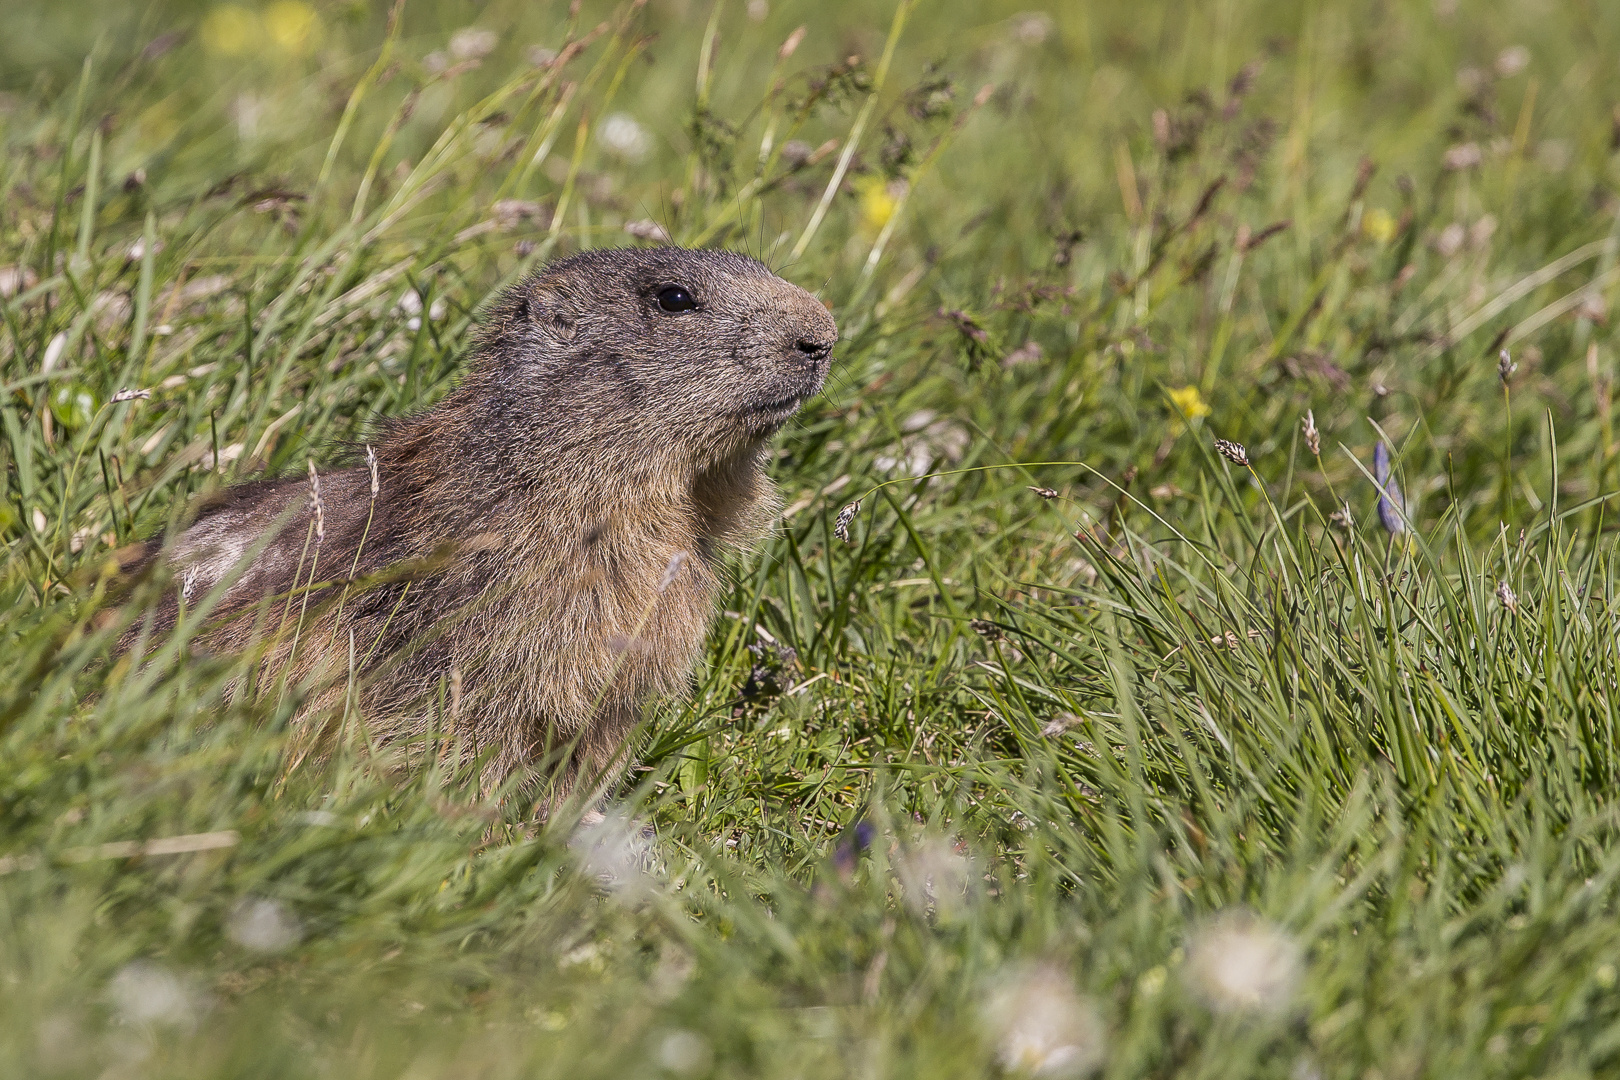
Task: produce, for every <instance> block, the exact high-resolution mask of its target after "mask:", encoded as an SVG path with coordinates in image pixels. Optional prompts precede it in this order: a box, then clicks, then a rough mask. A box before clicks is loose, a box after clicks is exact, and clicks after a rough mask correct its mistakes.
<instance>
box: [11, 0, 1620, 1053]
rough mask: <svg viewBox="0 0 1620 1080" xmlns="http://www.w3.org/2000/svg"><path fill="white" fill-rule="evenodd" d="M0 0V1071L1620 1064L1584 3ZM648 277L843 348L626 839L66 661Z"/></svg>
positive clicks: (1611, 689) (1615, 83)
mask: <svg viewBox="0 0 1620 1080" xmlns="http://www.w3.org/2000/svg"><path fill="white" fill-rule="evenodd" d="M6 15H7V18H6V24H5V30H6V32H5V34H4V35H3V36H0V142H3V146H4V154H3V157H0V311H3V315H4V320H5V325H4V330H3V333H0V394H3V400H0V436H3V438H0V544H3V545H4V552H5V555H4V560H5V561H4V569H3V572H0V590H3V593H4V613H3V614H0V994H3V995H4V1008H0V1072H4V1073H6V1074H14V1075H19V1076H24V1075H26V1076H39V1075H58V1074H59V1075H84V1076H108V1075H114V1076H116V1075H153V1076H157V1075H163V1076H214V1075H250V1074H265V1075H278V1076H281V1075H296V1076H344V1077H348V1076H357V1075H367V1076H369V1075H377V1076H383V1075H389V1076H396V1075H403V1074H410V1075H424V1076H429V1075H431V1076H438V1075H445V1076H450V1075H455V1076H461V1075H480V1076H508V1075H511V1076H519V1075H523V1076H527V1075H553V1074H555V1075H560V1076H569V1077H576V1076H591V1075H602V1076H621V1075H627V1074H635V1075H678V1076H707V1075H720V1076H750V1077H753V1076H777V1075H781V1076H812V1075H814V1076H821V1075H826V1076H850V1075H871V1076H904V1075H917V1076H930V1077H932V1076H941V1075H962V1076H982V1075H996V1074H1008V1075H1030V1074H1034V1075H1083V1074H1087V1073H1091V1072H1096V1071H1101V1072H1103V1073H1104V1074H1105V1075H1110V1076H1121V1077H1123V1076H1137V1075H1164V1076H1170V1075H1177V1076H1179V1075H1200V1076H1225V1075H1230V1076H1243V1077H1252V1076H1279V1077H1281V1076H1287V1077H1291V1078H1305V1077H1326V1076H1334V1077H1338V1076H1343V1077H1357V1078H1364V1077H1372V1076H1378V1077H1391V1078H1393V1077H1397V1076H1428V1075H1435V1076H1454V1075H1456V1074H1457V1073H1459V1072H1460V1071H1463V1070H1469V1071H1470V1072H1473V1073H1477V1074H1479V1075H1481V1076H1487V1075H1488V1076H1495V1075H1503V1076H1507V1075H1515V1076H1517V1075H1526V1076H1529V1075H1536V1076H1554V1075H1556V1076H1594V1075H1605V1074H1608V1073H1611V1072H1612V1071H1613V1069H1614V1068H1615V1062H1616V1055H1617V1054H1620V1000H1617V999H1616V997H1615V984H1616V979H1617V976H1616V971H1617V970H1620V923H1617V922H1616V921H1615V919H1614V913H1615V908H1616V904H1617V901H1620V856H1617V855H1616V854H1615V853H1614V839H1615V834H1614V826H1615V822H1614V812H1613V809H1612V806H1611V801H1610V799H1611V795H1612V792H1613V791H1614V790H1615V786H1616V784H1617V783H1620V751H1617V749H1616V736H1617V734H1620V732H1617V727H1620V720H1617V718H1616V716H1615V712H1614V708H1613V706H1612V703H1611V697H1612V695H1613V694H1614V693H1615V691H1616V687H1617V686H1620V662H1617V643H1620V624H1617V621H1616V614H1615V609H1614V606H1613V605H1614V597H1615V595H1616V593H1617V591H1620V574H1617V572H1616V569H1615V558H1614V556H1615V548H1614V540H1613V523H1612V519H1613V516H1614V514H1613V507H1612V505H1611V503H1610V497H1611V496H1612V495H1613V494H1614V492H1615V490H1616V477H1615V472H1614V460H1615V454H1614V440H1613V428H1612V418H1611V401H1612V393H1613V379H1614V373H1615V364H1616V356H1615V339H1614V332H1613V327H1612V322H1611V309H1612V306H1613V304H1614V302H1615V300H1616V296H1617V292H1616V290H1617V288H1620V260H1617V255H1620V161H1617V156H1616V151H1617V148H1620V68H1617V67H1616V65H1615V63H1614V56H1615V55H1616V52H1615V47H1616V46H1617V45H1620V8H1617V7H1616V6H1615V5H1612V4H1605V3H1601V2H1597V0H1586V2H1582V0H1563V2H1557V3H1554V2H1551V0H1503V2H1500V3H1491V4H1485V3H1469V2H1468V0H1320V2H1318V3H1313V4H1296V3H1288V2H1282V0H1221V2H1215V3H1210V4H1205V5H1196V6H1194V5H1185V4H1175V3H1169V2H1160V0H1140V2H1136V3H1130V4H1124V3H1113V2H1096V3H1085V4H1081V3H1072V4H1061V5H1060V4H1048V5H1044V6H1043V5H1037V4H1033V3H1029V2H1028V0H1025V2H1024V3H1016V4H999V3H959V2H955V0H932V2H918V3H912V2H909V0H908V2H905V3H902V4H900V5H899V6H898V7H896V6H893V5H887V4H885V5H874V4H871V3H865V2H862V3H853V2H844V0H825V2H822V3H817V4H807V3H790V2H787V0H769V2H767V0H719V2H717V3H707V2H698V0H690V2H688V0H649V2H647V3H645V4H619V5H608V4H598V3H589V4H582V5H578V6H577V8H571V7H570V5H568V4H566V3H534V2H530V3H515V2H513V3H503V2H491V3H487V4H481V5H473V4H463V3H450V2H445V0H410V2H408V3H405V4H402V5H399V6H396V7H394V8H392V9H390V8H388V7H386V6H384V5H381V4H364V3H352V4H335V3H334V4H326V3H306V2H304V0H273V2H271V3H267V4H246V3H244V4H182V3H173V4H169V3H153V4H147V5H136V4H131V5H105V4H103V5H89V4H79V3H73V2H62V3H13V4H12V5H10V9H9V10H8V11H7V13H6ZM666 239H669V240H674V241H676V242H681V243H687V244H713V245H724V246H728V247H734V248H738V249H742V250H746V251H749V252H752V253H754V254H756V255H757V256H759V257H760V258H762V259H764V260H766V261H767V262H769V263H770V264H771V265H772V266H773V267H774V268H776V269H777V270H778V271H779V272H780V273H782V274H783V275H784V276H786V277H788V278H790V279H792V280H794V281H796V282H798V283H800V284H802V285H805V286H806V287H807V288H811V289H813V290H816V291H817V292H818V293H819V295H821V296H822V297H823V298H824V299H825V300H826V301H827V302H828V304H829V306H830V307H831V308H832V309H833V311H834V313H835V315H836V316H837V318H838V320H839V323H840V326H841V328H842V330H843V334H844V336H843V340H842V341H841V343H840V347H839V350H838V362H837V364H836V365H835V368H834V374H833V378H832V380H831V381H830V383H829V386H828V390H827V392H826V394H824V395H823V396H822V397H821V398H820V399H818V400H817V401H816V402H813V403H812V404H811V405H810V406H808V407H807V408H806V410H805V412H804V414H803V415H802V417H801V418H800V420H799V421H797V422H796V423H795V424H794V425H793V426H792V427H791V428H790V429H789V431H788V432H786V433H785V435H784V438H783V440H782V444H781V450H780V453H779V457H778V460H777V461H776V462H775V464H774V467H773V474H774V475H775V476H776V478H777V480H778V482H779V484H780V485H781V487H782V489H783V495H784V500H785V511H784V517H783V522H782V525H781V528H780V529H779V530H778V531H777V532H776V533H775V534H774V535H773V537H772V539H771V540H770V542H769V544H768V545H767V547H766V549H765V550H764V551H763V552H762V553H760V554H759V555H758V556H755V557H752V558H749V559H746V560H743V561H741V562H740V563H739V565H738V566H737V567H736V577H735V582H734V584H733V586H732V588H731V592H730V595H729V596H728V597H727V598H726V600H725V602H724V605H723V612H722V613H721V615H720V617H719V618H718V620H717V624H716V628H715V632H714V635H713V640H712V643H711V648H710V652H709V656H708V658H707V662H706V664H705V665H704V667H703V669H702V670H701V671H700V672H699V674H698V677H697V679H696V681H695V687H694V692H693V695H692V697H691V699H690V700H689V701H687V702H673V703H666V704H664V705H663V706H661V707H660V708H658V709H656V710H654V712H653V714H652V715H651V716H650V718H649V724H648V731H647V733H646V735H645V738H644V741H643V758H642V760H643V765H642V766H641V767H640V768H639V769H638V770H636V771H635V772H633V773H632V774H631V776H630V777H629V778H628V779H627V783H626V786H625V789H624V790H623V791H622V792H620V793H618V796H617V797H616V798H615V800H614V804H613V807H612V808H611V813H610V814H609V816H608V818H607V820H606V821H605V822H604V823H602V824H601V825H597V826H594V827H592V828H587V829H585V830H583V831H575V830H574V829H573V825H574V823H573V822H572V821H571V820H570V821H558V822H552V823H549V824H547V825H546V826H544V827H541V826H539V825H536V824H535V823H534V822H532V821H529V820H527V819H526V818H525V816H524V814H523V812H522V808H521V807H520V806H517V805H515V804H514V803H513V802H512V801H510V800H502V799H485V798H483V797H482V796H481V795H480V793H479V791H478V790H477V786H476V784H473V783H470V782H469V778H468V777H467V776H466V775H461V774H456V773H454V772H449V773H446V772H443V771H439V770H432V769H430V770H428V771H427V772H426V773H421V772H418V773H414V774H407V773H405V772H403V771H402V770H399V769H397V768H395V767H394V766H395V764H396V763H397V760H396V758H394V757H393V756H391V754H392V752H393V750H392V749H390V748H370V747H367V746H366V745H365V743H366V740H365V738H364V730H363V725H358V724H356V725H354V726H352V727H350V728H349V729H348V730H349V731H350V732H351V738H350V745H349V746H348V747H346V748H345V750H344V752H343V753H340V754H338V755H336V756H334V758H333V759H332V760H331V761H328V762H322V763H308V764H306V765H305V766H303V767H300V768H298V769H295V770H292V771H291V772H286V771H284V769H283V761H282V758H281V750H282V745H283V741H284V739H285V736H286V725H287V722H288V718H289V717H290V716H291V715H292V714H293V713H294V712H295V711H296V707H297V704H298V702H299V701H300V700H301V696H302V695H303V694H304V693H306V692H307V691H308V690H309V689H310V688H307V687H274V688H272V689H273V690H274V691H275V692H274V693H271V692H266V693H264V694H263V695H261V696H260V697H258V698H255V699H252V700H246V699H244V698H243V697H241V696H236V697H233V696H232V695H231V694H230V692H229V688H230V686H231V685H232V680H233V679H235V678H237V677H238V676H240V675H241V673H242V668H241V666H240V661H237V660H233V659H232V658H225V657H208V656H193V655H190V652H189V649H188V641H187V633H189V632H190V631H189V630H185V629H183V630H182V631H181V632H179V633H177V634H176V635H174V636H173V637H171V638H169V639H166V640H162V641H153V642H151V643H150V644H149V647H148V648H147V650H146V652H145V655H144V658H143V662H142V663H141V664H134V663H132V662H130V661H129V660H128V659H127V658H126V659H123V660H119V659H117V658H115V657H113V656H111V655H110V646H111V643H112V641H113V640H115V637H116V634H117V633H118V631H119V630H120V629H121V628H122V626H124V625H127V623H128V621H129V620H132V619H135V618H138V617H139V615H140V611H139V608H138V605H136V606H134V607H130V606H126V607H124V608H120V609H113V608H111V607H109V605H108V603H107V593H106V587H107V584H108V578H109V574H110V570H109V568H108V558H109V554H110V553H111V552H112V551H113V550H115V549H117V548H118V547H120V546H121V545H123V544H126V543H128V542H130V541H131V540H132V539H135V538H138V537H145V536H150V535H154V534H156V533H158V532H160V531H161V530H162V529H163V528H164V527H165V526H166V524H167V523H168V522H170V521H172V520H174V519H175V518H176V517H177V516H178V515H180V514H181V513H183V511H184V507H185V505H186V503H187V500H188V499H189V498H190V497H191V496H193V495H195V494H197V493H198V492H202V491H206V490H209V489H211V488H212V487H215V486H218V485H220V484H224V483H227V482H230V481H232V480H236V479H242V478H245V477H247V476H250V475H253V474H255V473H257V472H259V471H262V470H269V471H271V472H288V471H301V470H303V469H304V468H305V467H306V463H307V462H308V461H310V460H313V461H314V462H315V463H316V465H317V466H318V467H321V468H325V467H326V466H327V465H328V464H330V463H332V462H334V461H335V460H337V458H338V457H339V456H340V455H341V452H342V446H343V444H344V443H345V441H347V440H354V439H363V438H364V437H365V433H366V431H367V430H369V427H368V425H370V424H372V423H373V422H374V421H375V420H376V419H377V418H378V417H380V416H387V415H390V414H395V413H399V412H404V411H410V410H413V409H417V408H420V407H422V406H423V405H425V404H427V403H430V402H431V401H432V400H434V399H435V398H436V397H437V396H438V395H439V394H441V393H443V391H444V390H445V388H446V387H448V386H449V385H451V383H452V382H453V380H454V377H455V372H456V370H457V367H458V365H459V363H460V361H461V360H462V358H463V357H464V355H465V352H466V350H467V348H468V347H469V345H470V343H471V340H472V331H473V329H474V328H475V325H476V319H477V312H478V311H479V309H480V307H481V305H482V304H484V303H485V302H487V300H488V299H489V298H490V297H491V296H492V294H493V293H494V292H495V291H496V290H498V289H499V288H501V287H503V286H504V285H505V284H507V283H509V282H511V281H512V280H514V279H515V278H516V277H517V276H518V275H520V274H522V273H524V272H525V271H526V270H527V269H529V268H531V267H533V266H535V265H537V264H539V263H541V262H543V261H544V260H546V259H548V258H551V257H554V256H557V255H561V254H566V253H569V252H572V251H575V250H579V249H582V248H587V247H600V246H611V245H626V244H640V243H655V242H661V241H662V240H666ZM1216 436H1220V437H1221V438H1224V439H1226V440H1230V442H1231V444H1232V445H1229V446H1227V447H1226V449H1225V450H1224V451H1219V450H1217V449H1216V447H1215V443H1214V438H1215V437H1216ZM1223 455H1224V456H1223ZM878 485H885V486H882V487H879V486H878ZM856 500H859V503H860V506H859V509H858V511H857V512H856V513H855V514H854V515H853V520H852V523H851V541H852V542H851V543H848V544H846V543H844V542H843V541H842V540H841V539H839V538H838V537H836V536H835V533H834V530H835V528H836V524H837V521H838V518H839V515H840V510H841V509H842V508H843V507H845V506H847V505H850V504H852V503H853V502H855V501H856ZM393 749H397V748H393Z"/></svg>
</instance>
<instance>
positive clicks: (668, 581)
mask: <svg viewBox="0 0 1620 1080" xmlns="http://www.w3.org/2000/svg"><path fill="white" fill-rule="evenodd" d="M689 558H691V556H690V555H688V554H687V553H686V552H684V551H677V552H676V553H675V554H673V555H671V556H670V557H669V565H668V566H665V567H664V576H663V577H661V578H659V579H658V591H659V592H664V591H666V590H667V589H668V588H669V587H670V586H671V585H673V584H675V579H676V578H678V577H680V576H681V568H682V567H683V566H685V565H686V560H687V559H689Z"/></svg>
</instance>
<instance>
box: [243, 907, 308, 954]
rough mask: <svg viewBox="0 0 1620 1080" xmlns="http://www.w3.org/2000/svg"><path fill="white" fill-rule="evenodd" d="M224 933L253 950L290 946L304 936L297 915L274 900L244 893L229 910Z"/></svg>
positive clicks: (271, 949) (260, 950) (279, 949)
mask: <svg viewBox="0 0 1620 1080" xmlns="http://www.w3.org/2000/svg"><path fill="white" fill-rule="evenodd" d="M225 936H226V937H228V938H230V939H231V940H232V941H234V942H236V943H237V944H238V945H240V946H242V947H243V948H244V949H251V950H253V951H254V952H263V953H274V952H281V951H283V950H284V949H290V948H292V947H293V946H294V945H296V944H298V942H299V941H301V940H302V939H303V937H304V928H303V926H302V925H301V924H300V923H299V921H298V916H296V915H294V914H293V913H292V912H290V911H288V910H287V909H286V908H285V907H283V906H282V905H281V904H279V903H277V902H276V901H274V900H265V899H262V898H256V897H248V898H246V899H244V900H242V901H241V902H239V903H238V904H237V905H236V907H235V908H233V909H232V910H231V916H230V918H229V919H228V920H226V923H225Z"/></svg>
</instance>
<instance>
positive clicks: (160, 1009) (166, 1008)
mask: <svg viewBox="0 0 1620 1080" xmlns="http://www.w3.org/2000/svg"><path fill="white" fill-rule="evenodd" d="M107 1000H108V1002H109V1003H110V1004H111V1005H112V1008H113V1012H114V1013H115V1014H116V1015H117V1017H118V1019H120V1020H122V1021H123V1022H124V1023H126V1024H139V1025H143V1026H153V1027H156V1026H163V1027H191V1026H193V1025H195V1024H196V1022H197V1017H198V1015H199V1014H200V1013H201V1012H202V1007H203V1002H202V998H201V997H200V996H199V995H198V993H197V991H196V989H195V988H194V987H193V986H192V984H191V981H190V980H189V979H185V978H183V977H181V976H179V975H176V974H175V973H174V972H172V971H169V970H168V969H167V968H164V967H160V966H159V965H157V964H154V963H151V962H150V961H147V960H136V961H135V962H133V963H130V964H126V965H124V967H123V968H121V969H120V970H119V972H118V974H116V975H114V976H113V978H112V982H111V983H109V984H108V985H107Z"/></svg>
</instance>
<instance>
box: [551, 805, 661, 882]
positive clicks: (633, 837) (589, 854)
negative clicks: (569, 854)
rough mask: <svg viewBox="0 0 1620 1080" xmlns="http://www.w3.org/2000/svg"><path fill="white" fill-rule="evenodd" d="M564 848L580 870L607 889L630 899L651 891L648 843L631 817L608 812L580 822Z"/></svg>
mask: <svg viewBox="0 0 1620 1080" xmlns="http://www.w3.org/2000/svg"><path fill="white" fill-rule="evenodd" d="M593 817H595V815H593ZM568 846H569V847H570V848H571V849H573V852H574V855H575V856H576V857H577V858H578V859H579V862H580V866H581V867H582V868H583V869H584V871H585V872H586V873H587V874H590V875H591V876H592V877H594V878H596V879H597V881H599V882H600V883H601V884H602V885H603V886H604V887H606V888H607V889H609V890H611V891H613V892H615V893H619V894H621V895H631V896H633V895H637V894H640V893H644V892H647V891H649V890H650V889H651V887H652V883H653V878H652V867H653V861H654V857H653V850H652V844H651V842H650V841H649V840H648V837H647V834H646V832H645V831H644V830H643V829H642V827H641V823H640V822H638V821H636V820H634V819H633V818H629V817H626V816H625V815H623V814H620V813H617V812H609V813H607V814H604V815H601V816H600V818H599V819H598V820H592V821H585V822H581V823H580V826H579V828H578V829H576V830H575V832H574V835H573V838H572V839H570V840H569V841H568Z"/></svg>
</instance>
